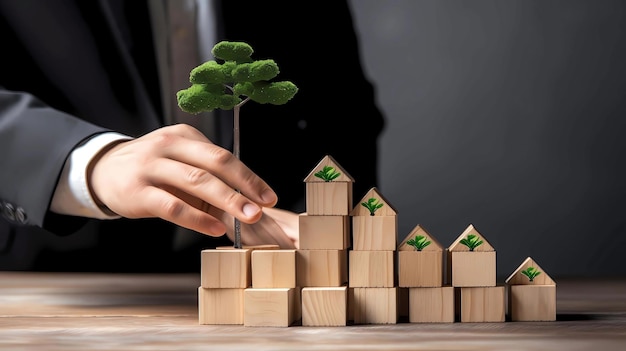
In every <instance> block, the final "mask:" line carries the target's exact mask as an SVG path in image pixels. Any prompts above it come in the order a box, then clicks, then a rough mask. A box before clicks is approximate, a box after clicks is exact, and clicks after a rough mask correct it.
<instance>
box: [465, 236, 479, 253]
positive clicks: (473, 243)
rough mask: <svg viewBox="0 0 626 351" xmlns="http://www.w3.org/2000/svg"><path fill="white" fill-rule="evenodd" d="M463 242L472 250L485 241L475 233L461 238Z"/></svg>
mask: <svg viewBox="0 0 626 351" xmlns="http://www.w3.org/2000/svg"><path fill="white" fill-rule="evenodd" d="M460 242H461V244H463V245H465V246H467V247H468V248H469V250H470V251H474V249H475V248H477V247H479V246H480V245H482V244H483V241H482V240H480V239H479V238H478V236H476V235H474V234H468V235H467V237H465V238H463V239H461V241H460Z"/></svg>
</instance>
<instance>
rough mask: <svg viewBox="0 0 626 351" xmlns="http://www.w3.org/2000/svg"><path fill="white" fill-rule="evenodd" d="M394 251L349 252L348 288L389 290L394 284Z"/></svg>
mask: <svg viewBox="0 0 626 351" xmlns="http://www.w3.org/2000/svg"><path fill="white" fill-rule="evenodd" d="M394 253H395V251H354V250H351V251H349V264H348V267H349V269H350V273H349V274H348V279H349V284H348V285H349V286H350V287H353V288H391V287H393V286H394V284H395V270H394Z"/></svg>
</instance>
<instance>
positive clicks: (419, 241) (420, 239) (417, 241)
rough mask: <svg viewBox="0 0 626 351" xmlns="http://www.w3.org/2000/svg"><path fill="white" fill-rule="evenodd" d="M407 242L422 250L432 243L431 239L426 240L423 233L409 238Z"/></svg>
mask: <svg viewBox="0 0 626 351" xmlns="http://www.w3.org/2000/svg"><path fill="white" fill-rule="evenodd" d="M406 243H407V244H409V245H411V246H413V247H414V248H415V250H417V251H422V250H424V248H425V247H426V246H428V245H430V240H426V237H425V236H423V235H416V236H415V238H414V239H409V240H407V241H406Z"/></svg>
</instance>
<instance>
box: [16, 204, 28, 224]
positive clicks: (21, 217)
mask: <svg viewBox="0 0 626 351" xmlns="http://www.w3.org/2000/svg"><path fill="white" fill-rule="evenodd" d="M15 220H16V221H17V222H19V223H21V224H26V223H28V216H27V215H26V211H25V210H24V209H23V208H21V207H18V208H17V210H15Z"/></svg>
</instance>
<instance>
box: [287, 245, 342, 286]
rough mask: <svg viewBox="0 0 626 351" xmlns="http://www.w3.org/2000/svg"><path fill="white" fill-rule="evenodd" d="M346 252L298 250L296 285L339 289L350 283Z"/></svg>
mask: <svg viewBox="0 0 626 351" xmlns="http://www.w3.org/2000/svg"><path fill="white" fill-rule="evenodd" d="M347 267H348V259H347V254H346V250H297V251H296V285H297V286H300V287H303V288H304V287H333V286H334V287H337V286H342V285H344V284H346V283H347V281H348V268H347Z"/></svg>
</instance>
